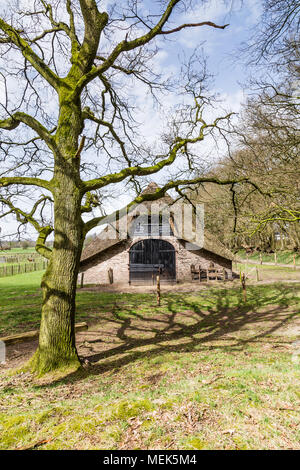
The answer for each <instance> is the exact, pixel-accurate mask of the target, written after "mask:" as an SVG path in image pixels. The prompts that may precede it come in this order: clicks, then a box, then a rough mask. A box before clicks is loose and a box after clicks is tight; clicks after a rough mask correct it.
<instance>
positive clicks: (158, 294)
mask: <svg viewBox="0 0 300 470" xmlns="http://www.w3.org/2000/svg"><path fill="white" fill-rule="evenodd" d="M156 285H157V305H158V306H160V275H158V276H156Z"/></svg>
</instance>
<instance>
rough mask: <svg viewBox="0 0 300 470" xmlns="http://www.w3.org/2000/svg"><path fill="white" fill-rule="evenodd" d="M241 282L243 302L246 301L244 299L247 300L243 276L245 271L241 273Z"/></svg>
mask: <svg viewBox="0 0 300 470" xmlns="http://www.w3.org/2000/svg"><path fill="white" fill-rule="evenodd" d="M241 283H242V289H243V296H244V302H246V301H247V292H246V277H245V273H242V277H241Z"/></svg>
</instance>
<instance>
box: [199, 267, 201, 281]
mask: <svg viewBox="0 0 300 470" xmlns="http://www.w3.org/2000/svg"><path fill="white" fill-rule="evenodd" d="M199 282H201V268H200V265H199Z"/></svg>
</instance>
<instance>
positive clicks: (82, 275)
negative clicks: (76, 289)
mask: <svg viewBox="0 0 300 470" xmlns="http://www.w3.org/2000/svg"><path fill="white" fill-rule="evenodd" d="M83 278H84V273H81V280H80V287H81V288H82V287H83Z"/></svg>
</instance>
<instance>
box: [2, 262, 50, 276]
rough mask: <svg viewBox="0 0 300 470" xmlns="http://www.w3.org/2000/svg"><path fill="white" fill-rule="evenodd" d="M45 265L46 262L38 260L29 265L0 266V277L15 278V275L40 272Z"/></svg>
mask: <svg viewBox="0 0 300 470" xmlns="http://www.w3.org/2000/svg"><path fill="white" fill-rule="evenodd" d="M47 264H48V261H47V260H43V259H40V260H38V261H32V262H31V263H18V264H8V265H4V266H1V265H0V277H7V276H15V275H16V274H25V273H31V272H33V271H42V270H43V269H46V267H47Z"/></svg>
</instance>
